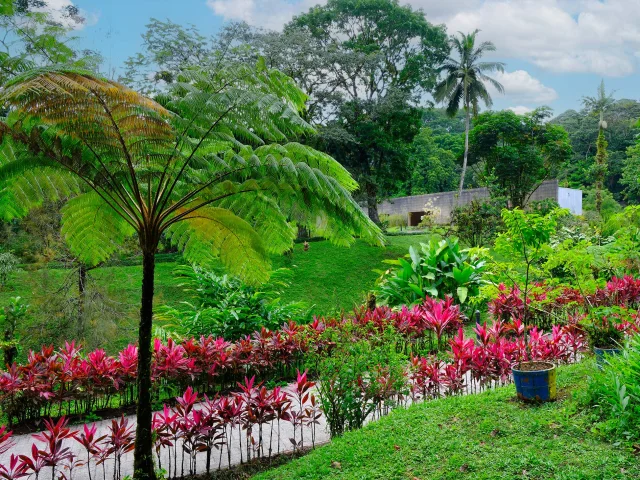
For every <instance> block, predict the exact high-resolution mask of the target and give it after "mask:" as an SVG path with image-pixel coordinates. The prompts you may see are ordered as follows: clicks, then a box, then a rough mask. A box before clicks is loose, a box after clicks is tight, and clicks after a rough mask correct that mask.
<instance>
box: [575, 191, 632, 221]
mask: <svg viewBox="0 0 640 480" xmlns="http://www.w3.org/2000/svg"><path fill="white" fill-rule="evenodd" d="M583 195H584V197H583V201H582V210H583V211H584V215H585V217H586V218H587V219H588V220H590V221H591V222H593V223H598V222H600V221H604V222H607V221H608V220H609V219H610V218H611V217H612V216H613V215H615V214H617V213H620V212H621V211H622V206H621V205H620V204H619V203H618V202H617V201H616V200H615V199H614V198H613V194H612V193H611V192H609V191H607V190H601V193H600V196H601V202H602V204H601V206H600V213H599V214H598V213H597V212H598V210H597V203H598V192H597V190H596V189H595V188H592V189H589V190H586V191H585V192H584V194H583ZM590 214H594V215H590Z"/></svg>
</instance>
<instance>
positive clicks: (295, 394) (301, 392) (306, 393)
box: [289, 370, 316, 449]
mask: <svg viewBox="0 0 640 480" xmlns="http://www.w3.org/2000/svg"><path fill="white" fill-rule="evenodd" d="M315 385H316V384H315V382H311V381H309V379H308V378H307V371H306V370H305V371H304V372H303V373H300V370H298V371H297V377H296V381H295V383H294V384H293V387H294V388H293V391H292V393H291V403H292V405H293V406H295V407H297V410H294V409H293V408H292V409H291V411H290V412H289V421H290V422H291V424H292V425H293V438H292V439H290V441H291V443H292V444H293V447H294V449H297V448H304V428H303V427H304V425H306V424H307V423H308V421H309V419H310V416H311V410H309V409H308V408H306V407H305V405H307V403H308V402H309V400H310V399H311V398H313V403H314V405H315V397H314V395H313V394H312V393H311V389H312V388H313V387H314V386H315ZM312 426H313V429H314V430H315V424H312ZM296 427H298V428H299V431H300V440H299V441H298V440H297V438H296ZM313 439H314V442H315V433H314V434H313Z"/></svg>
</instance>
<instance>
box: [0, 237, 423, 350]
mask: <svg viewBox="0 0 640 480" xmlns="http://www.w3.org/2000/svg"><path fill="white" fill-rule="evenodd" d="M426 238H427V237H426V236H424V235H412V236H391V237H388V240H389V244H388V246H387V247H386V248H380V247H373V246H370V245H367V244H366V243H364V242H362V241H357V242H356V243H355V244H354V245H353V246H352V247H350V248H341V247H336V246H333V245H331V244H330V243H329V242H325V241H318V242H311V244H310V248H309V250H308V251H306V252H305V251H304V250H303V245H302V244H296V245H295V248H294V254H293V256H292V257H284V256H277V257H274V258H273V266H274V268H279V267H287V268H290V269H291V270H292V271H293V282H292V285H291V287H290V288H288V289H287V290H286V291H285V292H284V294H283V299H284V300H285V301H287V302H289V301H291V302H297V301H304V302H306V303H307V304H308V305H309V306H312V305H313V306H314V313H315V314H318V315H326V314H331V313H334V312H335V311H339V310H342V309H345V310H349V309H351V308H352V307H353V306H354V305H355V304H357V303H360V302H361V300H362V299H363V298H364V296H365V292H367V291H368V290H369V289H370V288H371V287H372V286H373V284H374V282H375V279H376V278H377V274H376V273H374V272H373V270H374V269H382V268H384V264H383V263H382V261H383V260H384V259H385V258H396V257H398V256H401V255H404V254H405V253H406V252H407V251H408V249H409V245H411V244H416V243H419V242H421V241H425V240H426ZM178 261H179V260H178ZM177 264H178V263H177V262H176V261H175V260H172V259H169V261H162V262H160V263H158V264H157V265H156V282H155V285H156V295H155V305H163V304H168V305H175V304H176V303H178V302H180V301H184V300H188V298H186V297H185V295H184V293H183V291H182V288H180V286H179V283H180V282H179V281H178V280H177V279H175V278H174V277H173V275H172V271H173V270H174V269H175V267H176V265H177ZM141 281H142V269H141V267H140V266H139V265H133V266H113V267H102V268H98V269H96V270H93V271H91V272H90V282H91V285H92V292H93V294H94V295H95V297H94V298H95V301H94V304H95V305H97V306H98V307H97V308H98V311H96V312H95V313H94V314H93V315H92V317H93V318H92V320H91V323H90V325H89V326H88V338H86V341H85V344H86V345H87V346H90V347H92V348H94V347H103V348H105V349H107V350H108V351H109V352H112V353H113V352H115V351H117V350H118V349H120V348H122V347H123V346H125V345H126V344H127V343H129V342H131V341H134V340H135V339H136V338H137V317H138V310H139V308H140V285H141ZM76 292H77V278H76V277H75V276H74V274H73V273H72V271H71V270H65V269H61V268H44V269H38V270H34V269H29V268H25V269H23V270H22V271H20V272H18V273H17V274H16V275H15V276H14V277H13V278H12V280H11V281H10V283H9V284H8V285H7V286H6V287H5V288H4V289H2V290H0V307H2V306H4V305H6V304H7V302H8V301H9V299H10V298H11V297H15V296H20V297H22V298H23V299H24V301H26V302H27V303H29V304H30V305H31V315H30V318H29V319H28V320H27V321H24V322H23V323H22V324H21V325H20V326H19V332H18V333H19V335H20V338H21V346H22V352H21V355H22V356H23V358H24V355H26V352H27V350H28V349H30V348H39V346H40V345H42V344H44V343H47V344H54V345H59V344H61V343H62V342H63V341H64V340H67V339H71V338H77V334H76V332H77V328H76V326H75V325H74V323H73V319H72V318H71V317H72V315H70V314H69V311H70V310H66V312H67V313H64V312H65V308H66V307H65V305H67V304H68V305H69V309H70V308H71V307H70V304H71V302H73V301H74V295H76ZM65 299H66V300H65ZM65 302H66V304H65Z"/></svg>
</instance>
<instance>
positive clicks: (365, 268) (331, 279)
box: [273, 235, 428, 315]
mask: <svg viewBox="0 0 640 480" xmlns="http://www.w3.org/2000/svg"><path fill="white" fill-rule="evenodd" d="M427 238H428V237H427V236H426V235H402V236H390V237H387V241H388V245H387V246H386V247H385V248H380V247H374V246H371V245H368V244H366V243H365V242H362V241H357V242H356V243H355V244H354V245H353V246H351V247H350V248H340V247H335V246H333V245H331V244H330V243H329V242H325V241H320V242H311V243H310V244H309V250H308V251H306V252H305V251H304V247H303V245H302V244H296V245H295V247H294V252H293V257H292V258H287V257H277V258H274V261H273V264H274V267H275V268H278V267H286V268H289V269H291V270H292V271H293V282H292V284H291V287H290V288H288V289H287V290H286V291H285V293H284V295H283V299H284V300H285V301H291V302H296V301H300V300H302V301H305V302H307V303H308V304H309V305H315V308H314V312H315V313H317V314H319V315H325V314H330V313H334V312H336V311H340V310H342V309H345V310H350V309H351V308H352V307H353V306H354V305H359V304H361V303H362V301H363V299H364V298H365V296H366V292H367V291H369V290H370V289H371V287H372V286H373V285H374V283H375V280H376V278H378V274H377V273H375V272H374V271H373V270H375V269H378V270H383V269H384V268H386V267H388V266H385V264H383V263H382V262H383V260H384V259H389V258H398V257H399V256H402V255H405V254H406V253H408V251H409V246H410V245H415V244H418V243H420V242H425V241H426V240H427Z"/></svg>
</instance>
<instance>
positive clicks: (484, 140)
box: [470, 107, 572, 208]
mask: <svg viewBox="0 0 640 480" xmlns="http://www.w3.org/2000/svg"><path fill="white" fill-rule="evenodd" d="M550 116H551V112H550V110H549V109H548V108H546V107H542V108H539V109H537V110H534V111H533V112H531V113H529V114H526V115H524V116H521V115H517V114H515V113H514V112H512V111H510V110H504V111H501V112H487V113H484V114H482V115H480V116H479V117H478V118H477V119H476V120H475V122H474V127H473V130H472V131H471V140H470V141H471V152H470V155H471V159H472V161H473V162H480V161H482V162H483V164H484V170H485V171H484V175H485V177H486V180H487V182H488V185H487V186H488V187H489V189H490V190H491V193H492V195H493V196H498V197H506V198H507V199H508V201H509V204H510V206H511V207H520V208H522V207H523V206H525V205H526V203H527V202H528V200H529V197H530V196H531V194H532V193H533V192H534V191H535V190H536V188H538V186H539V185H540V184H541V183H542V182H543V181H544V180H547V179H549V178H552V177H553V176H554V175H556V174H557V172H558V171H559V170H560V169H561V168H562V166H563V165H564V164H565V163H566V162H567V161H568V160H569V159H570V158H571V153H572V150H571V143H570V142H569V137H568V135H567V132H566V131H565V130H564V129H563V128H562V127H559V126H557V125H554V124H551V123H548V122H547V121H546V120H547V119H548V118H549V117H550Z"/></svg>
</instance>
